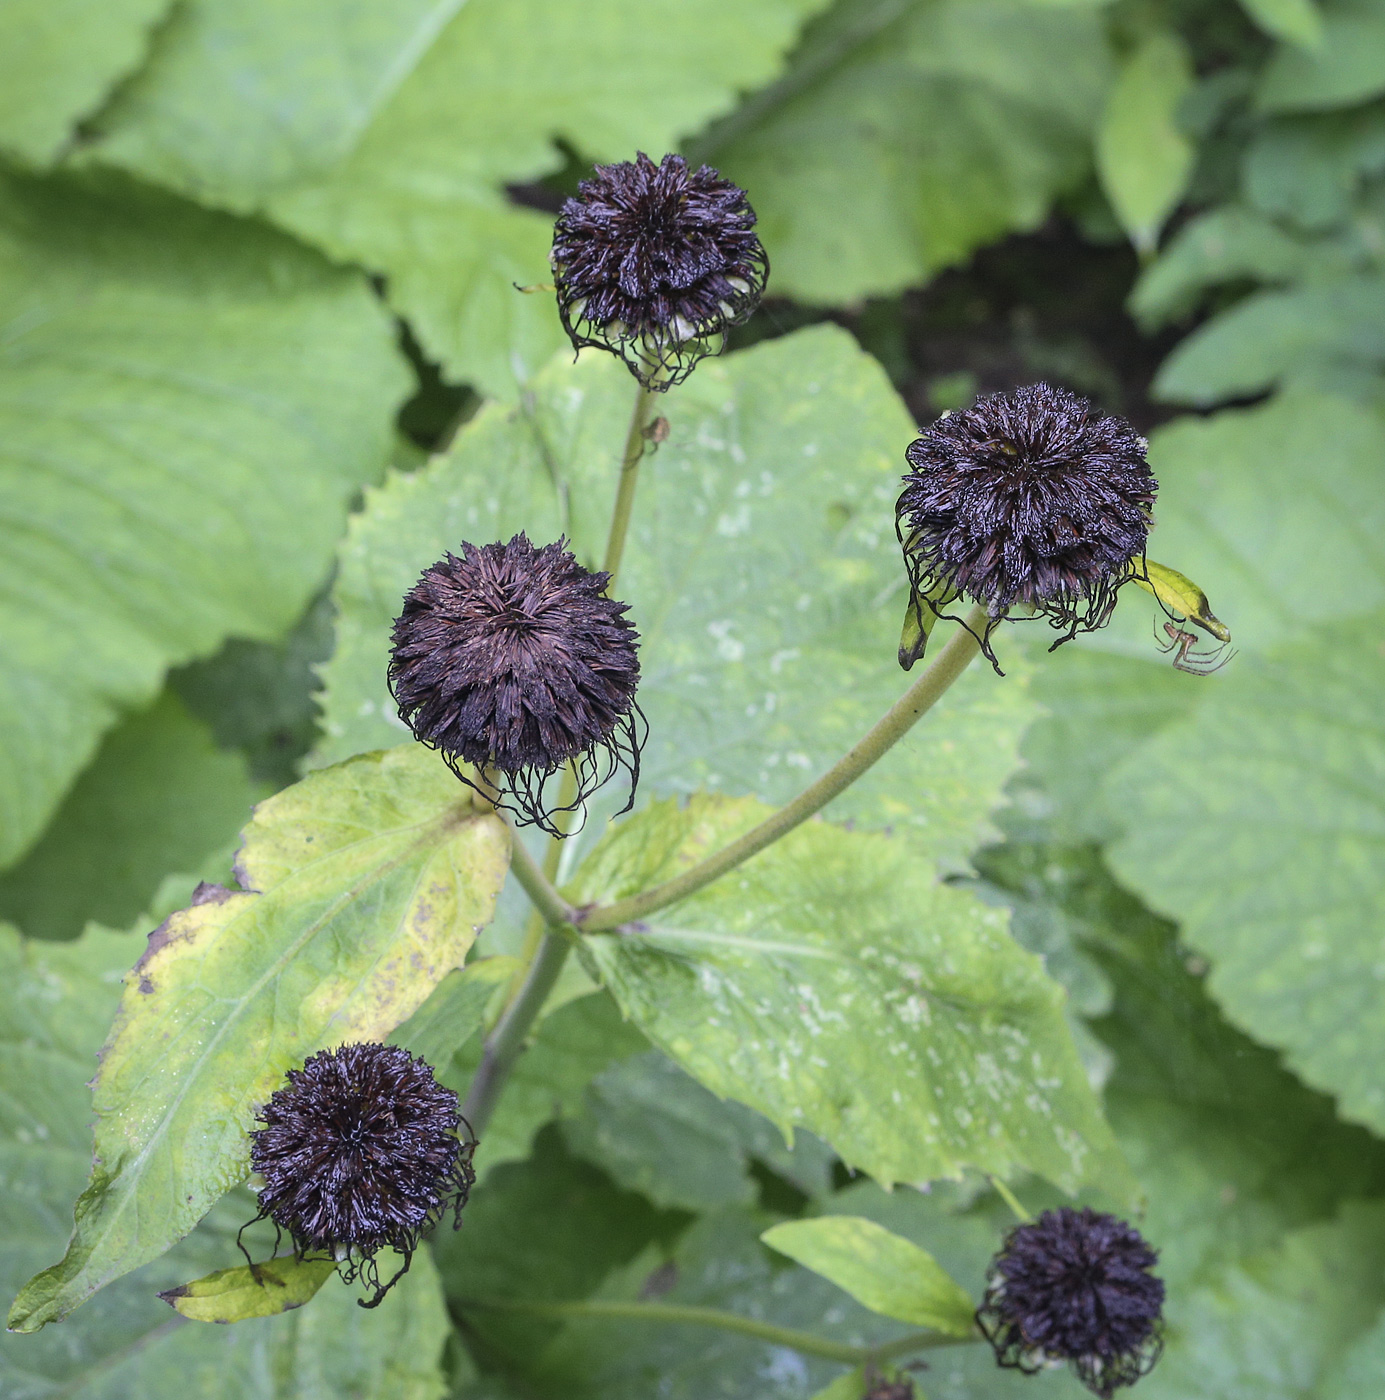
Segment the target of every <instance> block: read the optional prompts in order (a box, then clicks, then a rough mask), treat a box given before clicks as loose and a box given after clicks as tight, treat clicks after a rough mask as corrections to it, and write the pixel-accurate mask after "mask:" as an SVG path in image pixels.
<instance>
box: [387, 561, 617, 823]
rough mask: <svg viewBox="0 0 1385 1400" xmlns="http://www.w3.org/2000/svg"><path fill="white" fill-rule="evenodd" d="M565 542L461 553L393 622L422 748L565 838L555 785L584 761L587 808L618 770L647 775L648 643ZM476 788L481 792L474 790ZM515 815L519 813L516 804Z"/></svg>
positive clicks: (400, 680)
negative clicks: (642, 649) (466, 767)
mask: <svg viewBox="0 0 1385 1400" xmlns="http://www.w3.org/2000/svg"><path fill="white" fill-rule="evenodd" d="M608 578H609V575H608V574H603V573H592V572H591V571H590V570H588V569H584V568H583V567H582V566H581V565H580V564H579V563H578V562H577V560H576V559H574V558H573V556H572V555H571V554H570V553H569V552H568V551H567V549H566V548H565V542H564V541H563V540H559V541H558V542H557V543H556V544H550V545H545V546H543V548H541V549H536V548H535V547H534V546H533V545H532V544H530V543H529V541H528V539H527V538H526V537H525V536H524V535H522V534H521V535H516V536H515V537H514V538H513V539H512V540H511V541H510V542H509V544H488V545H483V546H481V547H480V548H478V547H477V546H475V545H472V544H463V545H462V554H461V557H460V558H459V557H458V556H457V555H455V554H447V555H445V556H444V557H443V558H442V559H440V560H438V562H437V563H436V564H433V565H432V566H430V567H429V568H427V569H425V570H424V571H423V574H422V576H421V577H420V578H419V580H418V582H417V583H416V584H415V585H414V586H413V588H411V589H410V590H409V592H408V593H407V594H406V595H405V597H404V608H403V611H402V612H401V613H400V614H399V617H398V618H397V619H396V620H395V624H394V649H393V654H392V657H391V660H390V667H389V680H390V689H391V691H392V692H393V694H394V698H395V700H396V702H397V703H398V705H399V715H400V718H401V719H403V720H404V722H405V723H406V724H407V725H408V726H409V728H410V729H411V730H412V731H413V733H414V736H415V737H416V738H418V739H419V740H420V741H422V742H423V743H425V744H428V745H429V746H430V747H432V748H435V749H437V750H438V752H439V753H441V754H442V756H443V757H444V758H445V759H446V760H447V762H448V763H449V765H450V766H451V767H452V770H453V772H455V773H457V776H458V777H460V778H462V780H463V781H464V782H468V783H472V780H471V778H469V777H467V776H466V775H465V774H463V773H462V772H461V771H460V769H459V766H458V765H460V764H463V763H469V764H472V765H474V766H475V767H476V768H480V769H484V770H485V778H486V781H487V782H488V783H492V784H494V785H495V786H496V787H497V788H498V789H499V790H500V792H501V793H502V795H503V798H505V799H508V801H506V804H505V805H507V806H510V809H511V810H513V811H516V812H517V813H518V815H519V816H520V817H521V818H522V819H524V820H526V821H532V822H537V823H538V824H539V825H540V826H541V827H543V829H544V830H547V831H554V832H555V833H556V828H555V827H554V825H553V810H552V809H551V808H548V807H545V805H544V801H543V789H544V783H545V780H546V779H547V778H548V777H550V776H551V775H552V774H553V773H555V772H556V771H557V770H558V769H559V768H561V767H563V766H564V765H565V764H567V763H568V762H569V761H573V762H575V766H576V768H577V775H578V795H577V797H576V798H575V799H574V801H573V804H572V805H573V806H574V807H575V806H576V805H577V804H579V803H581V802H583V801H585V800H586V799H587V798H588V797H589V796H590V795H591V794H592V792H594V791H595V790H596V788H598V787H600V786H601V784H602V783H604V782H606V781H607V780H608V779H609V778H610V777H611V776H612V775H613V774H614V773H615V771H616V769H617V768H619V767H624V768H626V769H627V770H628V771H629V773H630V775H631V800H632V801H633V800H634V784H635V782H636V781H638V777H639V752H640V745H641V743H642V741H643V733H642V726H643V716H641V714H640V711H639V707H638V706H637V705H636V704H635V688H636V686H637V685H638V684H639V678H640V663H639V656H638V650H637V646H636V642H637V640H638V636H639V634H638V633H637V632H636V631H635V629H634V627H633V626H631V624H630V622H629V621H628V620H627V619H626V617H625V612H626V605H625V604H624V603H617V602H613V601H612V600H611V599H609V598H607V597H606V596H605V595H604V593H603V592H602V590H603V589H604V588H605V586H606V582H607V580H608ZM472 786H476V784H475V783H472ZM511 804H512V805H511Z"/></svg>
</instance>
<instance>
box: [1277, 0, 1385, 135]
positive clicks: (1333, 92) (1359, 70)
mask: <svg viewBox="0 0 1385 1400" xmlns="http://www.w3.org/2000/svg"><path fill="white" fill-rule="evenodd" d="M1381 92H1385V13H1382V12H1381V9H1380V6H1379V5H1377V4H1376V3H1375V0H1324V3H1323V4H1322V42H1321V43H1320V44H1319V45H1318V46H1317V47H1315V48H1312V49H1305V48H1302V47H1299V46H1294V47H1288V46H1286V47H1283V48H1281V49H1280V50H1279V52H1278V53H1277V54H1275V56H1274V58H1273V59H1271V61H1270V63H1269V64H1268V65H1267V66H1266V68H1265V70H1264V72H1263V74H1262V75H1261V78H1260V83H1259V86H1258V88H1257V91H1256V98H1257V100H1258V103H1259V105H1260V107H1262V108H1263V109H1265V110H1266V111H1271V112H1302V111H1314V110H1318V109H1321V108H1325V107H1345V106H1347V105H1348V104H1349V103H1352V102H1363V101H1365V100H1366V99H1367V98H1371V97H1375V96H1377V95H1379V94H1380V93H1381Z"/></svg>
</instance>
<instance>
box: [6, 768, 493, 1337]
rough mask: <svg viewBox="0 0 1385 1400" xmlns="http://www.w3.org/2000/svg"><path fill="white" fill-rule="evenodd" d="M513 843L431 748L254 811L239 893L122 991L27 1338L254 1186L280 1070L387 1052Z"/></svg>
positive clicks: (461, 949) (19, 1318) (19, 1302)
mask: <svg viewBox="0 0 1385 1400" xmlns="http://www.w3.org/2000/svg"><path fill="white" fill-rule="evenodd" d="M508 858H509V831H508V828H507V827H506V826H505V825H504V824H503V823H502V822H501V821H500V819H499V818H498V817H496V815H495V814H494V813H493V812H491V811H489V810H488V809H478V807H477V805H476V801H475V799H474V796H473V794H472V793H471V792H470V790H469V789H467V788H465V787H463V786H462V785H461V784H459V783H458V782H457V781H456V779H455V778H454V777H453V776H452V775H451V774H450V773H449V772H448V770H447V768H446V767H445V766H444V765H443V763H442V762H441V760H440V759H438V758H437V757H436V756H435V755H434V754H432V753H431V752H429V751H427V750H425V749H422V748H418V747H414V746H409V747H406V748H402V749H395V750H390V751H389V752H387V753H379V754H366V755H363V756H362V757H360V758H357V759H353V760H351V761H350V762H348V763H344V764H341V765H340V766H338V767H336V768H331V769H324V770H323V771H321V772H319V773H315V774H313V775H312V776H310V777H308V778H306V779H304V780H303V781H302V782H301V783H298V784H297V785H296V786H294V787H291V788H289V789H287V790H286V791H284V792H282V793H280V794H279V795H278V796H277V797H274V798H272V799H271V800H270V801H268V802H265V803H263V804H261V806H260V807H259V808H258V809H257V810H256V813H255V817H254V819H253V820H252V822H251V823H250V825H249V826H248V827H247V828H246V831H245V839H244V845H243V847H242V850H241V855H240V858H239V860H238V862H237V876H238V878H239V880H240V884H241V889H239V890H234V891H233V890H224V889H221V888H219V887H215V886H212V887H209V886H202V887H201V888H200V889H199V891H198V896H197V897H196V898H195V900H194V903H193V906H192V907H191V908H189V909H186V910H184V911H182V912H181V913H178V914H175V915H173V916H172V917H171V918H170V919H168V920H167V921H166V922H165V923H164V924H163V925H161V926H160V927H159V928H158V929H156V930H155V931H154V933H152V934H151V935H150V937H149V946H148V948H147V949H146V951H145V953H144V956H143V957H142V958H141V959H140V961H139V962H138V963H137V964H136V965H135V968H134V970H133V971H132V972H131V973H130V975H129V976H128V977H127V978H126V982H125V991H124V995H123V997H122V999H121V1004H120V1009H119V1011H118V1012H117V1014H116V1019H115V1025H114V1027H113V1029H112V1032H111V1036H110V1038H109V1040H108V1041H107V1043H106V1047H105V1050H104V1051H103V1058H102V1064H101V1069H100V1072H99V1073H98V1075H97V1077H96V1079H95V1081H94V1083H93V1089H94V1107H95V1112H96V1159H95V1167H94V1168H93V1172H92V1180H91V1184H90V1185H89V1186H88V1188H87V1189H86V1191H85V1192H83V1194H82V1196H81V1197H80V1199H79V1200H78V1202H77V1211H76V1217H77V1228H76V1230H75V1232H74V1234H73V1237H72V1240H71V1243H70V1244H69V1245H68V1249H67V1253H66V1255H65V1257H64V1258H63V1260H62V1261H61V1262H60V1263H58V1264H56V1265H54V1266H53V1267H52V1268H50V1269H46V1270H45V1271H44V1272H43V1273H41V1274H39V1275H37V1277H35V1278H34V1279H32V1280H31V1281H30V1282H29V1284H28V1285H26V1287H25V1288H24V1289H23V1291H22V1292H21V1293H20V1296H19V1297H18V1298H17V1299H16V1300H15V1304H14V1307H13V1309H12V1311H11V1315H10V1326H11V1327H12V1328H15V1329H16V1330H19V1331H33V1330H34V1329H35V1328H38V1327H41V1326H42V1325H43V1324H44V1323H45V1322H51V1321H54V1320H56V1319H58V1318H61V1317H63V1316H65V1315H66V1314H67V1313H69V1312H71V1310H72V1309H73V1308H75V1307H76V1306H77V1305H78V1304H79V1303H81V1302H83V1301H84V1300H85V1299H86V1298H87V1297H89V1296H90V1295H91V1294H92V1293H93V1292H95V1290H96V1289H98V1288H100V1287H101V1286H102V1285H104V1284H106V1283H109V1282H110V1281H111V1280H112V1279H114V1278H118V1277H119V1276H120V1275H121V1274H124V1273H126V1272H128V1271H129V1270H130V1269H133V1268H136V1267H137V1266H138V1265H140V1264H142V1263H144V1262H145V1261H146V1260H149V1259H152V1258H154V1257H156V1256H157V1255H159V1254H161V1253H162V1252H163V1251H164V1250H165V1249H167V1248H168V1246H169V1245H170V1244H172V1243H173V1242H174V1241H175V1240H177V1239H180V1238H181V1237H182V1236H183V1235H185V1234H186V1233H187V1232H188V1231H189V1230H190V1229H191V1228H192V1227H193V1226H194V1225H195V1224H196V1223H197V1221H198V1220H200V1219H201V1218H202V1216H203V1215H204V1214H206V1212H207V1210H208V1209H209V1208H210V1207H211V1205H212V1204H213V1203H214V1202H215V1201H216V1199H217V1198H218V1197H219V1196H220V1195H221V1194H222V1193H223V1192H225V1191H227V1190H229V1189H230V1188H231V1187H232V1186H234V1185H236V1184H237V1183H238V1182H240V1181H241V1180H243V1179H244V1177H245V1175H246V1172H247V1170H248V1156H249V1144H248V1139H247V1136H246V1134H247V1131H248V1129H249V1128H250V1126H251V1124H252V1122H253V1120H254V1117H255V1113H256V1110H257V1108H258V1107H259V1106H260V1105H261V1104H263V1103H264V1101H265V1100H266V1099H267V1098H268V1096H269V1094H270V1093H271V1092H272V1091H273V1089H274V1088H275V1086H276V1085H277V1084H278V1082H279V1081H280V1079H281V1078H282V1077H283V1075H284V1073H285V1072H286V1071H287V1070H288V1069H289V1068H291V1067H292V1066H294V1065H297V1064H301V1063H302V1061H303V1060H304V1059H305V1058H306V1057H307V1056H308V1055H310V1054H312V1053H314V1052H315V1051H317V1050H320V1049H322V1048H324V1047H326V1046H332V1045H341V1044H343V1043H346V1042H349V1041H363V1040H382V1039H384V1037H385V1036H387V1035H388V1034H389V1033H390V1031H392V1030H393V1029H394V1028H395V1027H396V1026H397V1025H399V1023H400V1022H401V1021H403V1020H405V1019H406V1018H407V1017H408V1016H410V1015H411V1014H412V1013H413V1012H414V1011H415V1010H416V1009H417V1008H418V1007H419V1006H420V1005H421V1004H422V1002H423V1001H424V1000H425V999H426V998H427V996H428V994H429V993H430V992H431V991H432V989H433V988H434V987H435V986H436V985H437V983H438V982H439V981H441V980H442V978H443V977H444V976H445V975H446V974H447V972H448V971H450V970H451V969H452V968H455V967H457V966H458V965H459V964H460V963H461V962H462V960H463V959H464V958H465V956H466V954H467V950H468V949H469V948H470V947H471V944H472V942H473V941H474V940H475V937H476V933H477V932H478V930H479V929H481V928H482V927H484V925H485V924H486V923H487V921H488V920H489V919H490V917H491V914H492V912H493V910H494V906H495V899H496V896H497V894H498V892H499V889H500V886H501V883H502V882H503V880H504V876H505V870H506V867H507V863H508Z"/></svg>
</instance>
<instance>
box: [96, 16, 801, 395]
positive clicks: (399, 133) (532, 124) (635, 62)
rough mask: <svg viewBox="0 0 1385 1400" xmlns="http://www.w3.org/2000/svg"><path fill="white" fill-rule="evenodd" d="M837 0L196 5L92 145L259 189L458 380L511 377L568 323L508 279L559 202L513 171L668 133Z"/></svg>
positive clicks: (515, 277)
mask: <svg viewBox="0 0 1385 1400" xmlns="http://www.w3.org/2000/svg"><path fill="white" fill-rule="evenodd" d="M823 4H824V0H757V3H756V4H755V5H754V6H751V7H749V8H747V7H746V6H745V5H742V4H738V3H736V0H703V2H702V3H700V4H698V5H697V6H696V7H689V6H687V5H685V4H681V3H679V0H587V3H585V4H583V5H581V6H576V7H574V6H572V5H570V4H567V3H565V0H469V3H467V4H465V5H459V4H458V3H457V0H439V2H436V3H424V0H409V3H408V4H407V5H403V6H399V5H395V6H386V7H384V8H383V9H382V8H381V7H380V6H379V5H374V4H370V3H368V2H367V3H362V0H312V3H310V4H307V5H295V6H292V7H287V8H286V7H285V6H283V5H278V4H274V3H272V0H237V3H235V4H231V5H227V4H221V3H212V0H193V3H190V4H188V5H187V6H185V7H184V8H183V9H182V11H181V12H180V16H179V20H178V21H177V22H176V23H174V24H172V25H170V26H169V27H168V28H167V30H166V31H165V32H164V34H162V35H161V41H160V45H159V49H158V52H157V53H156V54H155V56H154V59H153V61H152V62H151V64H150V65H149V67H148V69H147V71H146V72H145V73H144V74H143V75H141V78H140V79H139V80H138V81H137V82H136V83H135V84H134V85H132V88H131V90H130V92H129V93H127V94H126V95H125V96H124V98H123V100H122V101H121V102H120V103H119V104H117V105H116V107H115V109H114V111H112V112H111V113H108V114H107V115H106V117H105V119H104V121H103V130H104V133H105V139H104V141H102V142H101V143H100V145H99V147H98V150H99V152H100V157H101V159H103V160H109V161H113V162H117V163H119V164H121V165H123V166H124V167H126V168H128V169H131V170H134V171H136V172H138V173H139V174H142V175H146V176H150V177H152V178H154V179H157V180H161V181H164V182H167V183H169V184H172V185H173V186H175V187H176V188H178V189H181V190H183V191H185V192H186V193H189V194H192V195H194V196H196V197H200V198H210V199H213V200H215V201H217V202H220V203H227V204H230V205H231V206H232V207H235V208H239V209H248V208H257V207H262V206H264V205H266V204H267V205H268V207H269V209H270V211H271V212H272V213H273V215H274V217H275V218H276V219H277V220H278V221H279V222H280V223H282V224H284V225H285V226H286V227H288V228H291V229H293V230H294V231H295V232H297V233H299V234H301V235H302V236H303V237H305V238H307V239H309V240H311V241H313V242H315V243H317V244H318V245H319V246H320V247H322V248H324V249H325V250H326V251H327V252H328V253H330V254H331V255H332V256H333V257H335V258H337V259H339V260H341V261H343V262H359V263H363V264H365V265H366V266H368V267H370V268H372V269H374V270H377V271H379V272H381V273H383V274H384V275H385V277H386V279H387V282H388V286H389V296H390V299H391V302H392V304H393V305H394V307H395V308H396V310H398V311H399V312H400V313H401V314H403V315H405V316H407V317H408V318H409V320H410V322H411V324H413V326H414V327H415V329H416V330H417V331H418V333H419V335H420V337H421V339H422V340H423V342H424V343H425V345H426V346H427V348H428V351H429V353H430V356H432V357H435V358H437V359H439V360H441V361H442V363H443V364H444V366H445V367H446V370H447V373H448V377H449V378H452V379H464V380H470V381H472V382H474V383H476V384H478V385H480V386H482V387H483V388H484V389H485V390H486V391H487V392H490V393H498V392H509V391H510V390H512V388H513V386H514V384H515V381H516V379H519V380H520V381H523V380H525V379H527V378H528V377H529V376H530V375H532V374H533V373H534V372H535V371H536V370H537V369H538V368H539V367H540V366H542V365H543V364H544V363H545V362H546V361H547V360H548V358H549V357H550V355H551V354H552V353H553V351H554V350H556V349H557V348H558V346H559V345H560V344H562V343H563V336H562V332H561V329H560V327H559V325H558V319H557V313H556V310H555V308H554V305H553V300H552V298H551V296H548V297H522V296H520V295H518V294H517V293H516V292H515V290H514V285H513V284H514V283H516V282H518V283H520V284H521V285H526V284H530V283H535V282H542V281H545V280H547V278H548V275H549V274H548V246H549V244H550V242H551V241H552V219H551V218H545V217H543V216H541V215H537V214H534V213H533V212H532V211H529V210H516V209H513V208H511V207H509V205H508V203H507V201H506V200H505V198H504V196H503V193H502V187H503V186H504V185H506V184H511V183H515V182H519V181H524V180H531V179H534V178H536V177H538V176H541V175H543V174H544V173H546V172H548V171H551V170H554V169H556V168H558V167H559V166H560V165H561V164H562V157H561V155H560V154H559V152H558V151H557V149H556V148H555V145H554V140H555V138H557V137H561V138H562V139H563V140H564V141H566V142H567V143H569V144H570V145H571V146H573V147H574V148H576V149H577V150H579V151H581V152H582V153H583V154H584V155H589V156H591V157H594V158H596V159H600V160H628V159H631V158H632V157H633V155H634V153H635V151H636V149H645V150H648V151H651V152H653V153H654V154H655V155H656V156H657V155H661V154H662V153H663V152H664V151H666V150H669V149H672V148H673V147H675V146H676V145H677V141H678V136H679V133H681V132H687V131H691V130H695V129H697V128H698V127H699V126H701V125H702V124H703V123H704V122H706V121H708V120H709V119H710V118H712V117H714V116H716V115H719V114H720V113H722V112H724V111H726V110H728V109H729V108H730V107H732V106H733V105H734V103H735V100H736V97H737V95H738V93H740V92H743V91H747V90H749V89H752V88H755V87H757V86H759V85H760V84H761V83H763V82H765V81H767V80H768V79H769V78H771V77H773V76H774V75H775V73H776V71H777V69H778V66H779V62H780V57H781V55H782V54H783V52H784V51H785V50H786V49H787V48H788V47H789V46H790V45H791V44H792V42H793V40H794V36H795V34H796V32H797V29H798V26H799V25H800V24H801V23H802V21H803V19H804V18H805V17H806V16H807V15H809V14H811V13H813V12H814V11H815V10H817V9H820V8H822V6H823ZM670 53H676V54H677V55H678V62H677V64H675V65H672V66H670V64H669V63H668V61H667V56H668V55H669V54H670ZM497 55H504V61H503V62H497V58H496V56H497Z"/></svg>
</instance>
